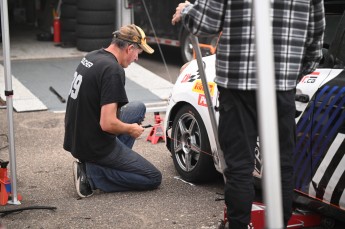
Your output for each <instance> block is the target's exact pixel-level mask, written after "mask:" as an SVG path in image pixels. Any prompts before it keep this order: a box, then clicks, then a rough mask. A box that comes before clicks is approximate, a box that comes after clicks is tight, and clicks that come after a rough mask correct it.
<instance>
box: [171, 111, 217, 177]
mask: <svg viewBox="0 0 345 229" xmlns="http://www.w3.org/2000/svg"><path fill="white" fill-rule="evenodd" d="M171 153H172V157H173V161H174V165H175V168H176V170H177V172H178V173H179V174H180V176H181V177H182V178H183V179H184V180H186V181H189V182H205V181H210V180H211V179H214V178H215V176H216V175H217V174H218V173H217V171H216V169H215V166H214V163H213V158H212V155H210V154H211V150H210V143H209V139H208V135H207V132H206V128H205V125H204V123H203V121H202V118H201V117H200V115H199V113H198V112H197V111H196V110H195V108H194V107H192V106H191V105H185V106H183V107H182V108H181V109H180V110H179V111H178V112H177V114H176V116H175V119H174V121H173V126H172V141H171Z"/></svg>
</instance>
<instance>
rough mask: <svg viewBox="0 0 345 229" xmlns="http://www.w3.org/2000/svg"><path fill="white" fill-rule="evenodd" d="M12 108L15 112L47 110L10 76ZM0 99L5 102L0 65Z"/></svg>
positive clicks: (2, 68) (3, 77) (3, 82)
mask: <svg viewBox="0 0 345 229" xmlns="http://www.w3.org/2000/svg"><path fill="white" fill-rule="evenodd" d="M12 89H13V108H14V110H15V111H17V112H25V111H42V110H47V109H48V108H47V107H46V106H45V105H44V104H43V103H42V101H41V100H39V99H38V98H37V97H36V96H35V95H34V94H32V93H31V92H30V91H29V90H28V89H27V88H26V87H25V86H24V85H23V84H22V83H20V82H19V81H18V80H17V78H15V77H14V76H13V75H12ZM0 97H1V98H2V99H3V100H4V101H5V100H6V96H5V76H4V67H3V66H2V65H0Z"/></svg>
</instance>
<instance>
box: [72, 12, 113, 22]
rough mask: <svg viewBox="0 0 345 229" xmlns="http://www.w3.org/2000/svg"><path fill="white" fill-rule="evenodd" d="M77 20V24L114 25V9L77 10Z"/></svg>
mask: <svg viewBox="0 0 345 229" xmlns="http://www.w3.org/2000/svg"><path fill="white" fill-rule="evenodd" d="M77 22H78V24H86V25H114V23H115V13H114V10H107V11H91V10H78V12H77Z"/></svg>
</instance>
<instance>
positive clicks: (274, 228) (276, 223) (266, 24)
mask: <svg viewBox="0 0 345 229" xmlns="http://www.w3.org/2000/svg"><path fill="white" fill-rule="evenodd" d="M270 3H271V1H270V0H264V1H263V0H253V7H254V15H255V20H254V23H255V36H256V38H255V41H256V43H255V45H256V61H257V80H258V84H259V87H258V91H257V95H258V96H257V104H258V110H259V132H260V150H261V152H263V154H262V155H263V164H264V176H263V177H264V178H263V182H264V200H265V204H266V206H267V208H266V228H269V229H278V228H283V227H284V226H283V217H282V198H281V181H280V160H279V142H278V130H277V126H278V121H277V106H276V91H275V77H274V74H275V72H274V57H273V39H272V27H271V21H270V20H271V17H270V15H271V13H270V10H271V4H270Z"/></svg>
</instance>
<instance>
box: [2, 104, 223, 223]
mask: <svg viewBox="0 0 345 229" xmlns="http://www.w3.org/2000/svg"><path fill="white" fill-rule="evenodd" d="M6 117H7V116H6V110H5V109H1V110H0V126H1V132H2V133H3V132H4V130H6V129H7V124H8V123H7V118H6ZM161 118H164V113H161ZM63 123H64V114H63V113H54V112H50V111H39V112H23V113H18V112H15V113H14V135H15V152H16V162H17V163H16V170H17V192H18V193H19V194H20V195H21V196H22V198H23V199H22V200H21V205H10V204H7V205H5V206H0V222H1V223H2V224H3V225H5V226H6V227H7V228H8V229H12V228H33V229H36V228H37V229H41V228H44V229H48V228H54V229H55V228H64V229H65V228H155V229H156V228H216V224H217V221H218V220H219V219H221V218H222V217H223V215H222V213H223V207H224V203H223V201H215V199H216V198H217V197H221V196H220V195H218V194H217V193H222V192H223V190H222V188H223V187H222V186H223V185H222V181H221V180H219V181H215V182H214V183H209V184H194V185H193V184H188V183H184V182H183V181H181V180H179V179H177V177H178V174H177V172H176V170H175V168H174V165H173V162H172V158H171V156H170V153H169V152H168V150H167V149H166V147H165V143H164V142H163V141H160V142H158V143H157V144H152V143H151V142H150V141H147V136H149V134H150V131H151V130H152V129H151V128H148V129H146V130H145V132H144V133H143V135H142V136H141V137H140V138H139V139H138V140H137V141H136V143H135V145H134V149H135V150H136V151H137V152H139V153H140V154H141V155H143V156H144V157H145V158H147V159H148V160H149V161H151V162H152V163H153V164H154V165H155V166H156V167H157V168H158V169H159V170H160V171H161V172H162V174H163V181H162V184H161V186H160V187H159V188H158V189H156V190H153V191H145V192H123V193H97V194H95V195H93V196H92V197H90V198H86V199H80V198H78V195H77V193H76V190H75V188H74V184H73V176H72V162H73V161H74V159H73V157H72V156H71V155H70V154H69V153H68V152H66V151H64V150H63V148H62V143H63V135H64V128H63ZM143 124H154V117H153V113H148V114H147V116H146V119H145V121H144V123H143ZM5 134H6V133H5ZM0 139H1V141H0V146H5V144H6V141H5V140H6V139H4V137H2V138H0ZM8 155H9V153H8V148H4V149H2V150H1V151H0V158H1V159H2V160H8ZM9 170H10V169H9ZM37 206H44V207H56V210H37V209H33V210H25V211H21V212H16V213H12V214H9V215H3V214H1V212H2V211H4V210H9V209H17V210H18V209H20V208H26V207H28V208H32V207H37Z"/></svg>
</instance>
